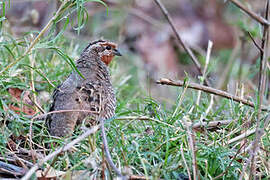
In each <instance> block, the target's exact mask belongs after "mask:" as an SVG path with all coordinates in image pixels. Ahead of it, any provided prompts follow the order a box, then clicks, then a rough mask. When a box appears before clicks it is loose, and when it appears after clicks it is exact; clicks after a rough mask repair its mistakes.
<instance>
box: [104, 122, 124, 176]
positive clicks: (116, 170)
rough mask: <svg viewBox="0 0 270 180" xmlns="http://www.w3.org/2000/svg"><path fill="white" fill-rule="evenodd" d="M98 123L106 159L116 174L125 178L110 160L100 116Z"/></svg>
mask: <svg viewBox="0 0 270 180" xmlns="http://www.w3.org/2000/svg"><path fill="white" fill-rule="evenodd" d="M100 125H101V136H102V141H103V145H104V150H105V154H106V158H107V161H108V163H109V165H110V166H111V167H112V168H113V170H114V171H115V172H116V174H117V176H119V177H120V178H121V179H126V177H124V176H123V175H122V174H121V172H120V171H119V169H117V167H116V166H115V164H114V163H113V161H112V157H111V154H110V152H109V146H108V141H107V137H106V133H105V128H104V120H103V118H100Z"/></svg>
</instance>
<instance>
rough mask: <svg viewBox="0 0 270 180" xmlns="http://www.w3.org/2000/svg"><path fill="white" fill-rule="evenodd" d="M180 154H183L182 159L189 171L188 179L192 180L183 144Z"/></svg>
mask: <svg viewBox="0 0 270 180" xmlns="http://www.w3.org/2000/svg"><path fill="white" fill-rule="evenodd" d="M180 152H181V156H182V159H183V161H184V164H185V166H186V169H187V173H188V178H189V179H191V173H190V170H189V168H188V165H187V161H186V159H185V156H184V151H183V144H181V147H180Z"/></svg>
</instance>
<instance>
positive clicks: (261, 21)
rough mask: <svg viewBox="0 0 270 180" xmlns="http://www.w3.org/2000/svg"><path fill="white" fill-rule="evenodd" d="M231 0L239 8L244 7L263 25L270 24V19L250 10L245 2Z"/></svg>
mask: <svg viewBox="0 0 270 180" xmlns="http://www.w3.org/2000/svg"><path fill="white" fill-rule="evenodd" d="M229 1H230V2H232V3H233V4H235V5H236V6H237V7H238V8H240V9H242V10H243V11H244V12H245V13H247V14H248V15H249V16H250V17H251V18H253V19H254V20H256V21H258V22H259V23H261V24H262V25H267V26H269V25H270V22H269V21H268V19H265V18H263V17H261V16H259V15H258V14H256V13H255V12H253V11H251V10H249V9H248V8H246V7H245V6H244V5H243V4H241V3H240V2H239V1H237V0H229Z"/></svg>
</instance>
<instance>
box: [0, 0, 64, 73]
mask: <svg viewBox="0 0 270 180" xmlns="http://www.w3.org/2000/svg"><path fill="white" fill-rule="evenodd" d="M67 2H69V0H65V1H64V2H63V3H62V4H61V6H60V7H59V9H58V10H57V11H56V13H55V14H54V16H53V17H52V18H51V19H50V21H49V22H48V23H47V25H46V26H45V27H44V28H43V29H42V30H41V31H40V33H39V34H38V35H37V37H36V38H35V39H34V40H33V41H32V42H31V44H30V46H29V47H28V48H27V49H26V51H25V52H24V53H23V55H22V56H20V57H18V58H17V59H16V60H15V61H13V62H12V63H10V64H9V65H7V66H6V67H5V68H4V69H3V70H2V71H0V75H1V74H3V73H4V72H5V71H6V70H8V69H9V68H11V67H12V66H14V65H15V64H16V63H18V62H19V61H21V60H22V59H23V58H24V57H25V56H26V55H28V54H29V53H30V52H31V50H32V49H33V47H34V46H35V45H36V44H37V42H38V41H39V40H40V38H41V37H42V36H43V35H44V34H45V33H46V32H47V30H48V29H49V27H50V26H51V25H52V23H53V21H54V20H55V19H56V18H57V17H58V16H59V15H60V14H61V12H62V11H61V10H62V8H63V7H64V6H65V5H66V3H67Z"/></svg>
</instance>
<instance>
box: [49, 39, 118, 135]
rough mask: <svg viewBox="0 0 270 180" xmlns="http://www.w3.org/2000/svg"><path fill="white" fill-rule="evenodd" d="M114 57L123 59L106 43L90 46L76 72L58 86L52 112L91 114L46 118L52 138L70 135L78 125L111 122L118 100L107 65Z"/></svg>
mask: <svg viewBox="0 0 270 180" xmlns="http://www.w3.org/2000/svg"><path fill="white" fill-rule="evenodd" d="M115 55H118V56H119V55H121V54H120V53H119V52H118V51H117V49H116V45H115V44H114V43H111V42H107V41H104V40H98V41H94V42H92V43H90V44H89V45H88V46H87V47H86V48H85V49H84V50H83V52H82V54H81V56H80V58H79V59H78V60H77V62H76V67H77V68H78V70H79V71H80V72H81V73H82V75H83V76H84V77H85V79H84V78H82V77H81V76H80V75H79V74H78V73H77V72H72V73H71V74H70V76H69V77H68V78H67V79H66V80H65V81H64V82H63V83H62V84H61V85H59V86H58V88H57V89H56V90H55V91H54V93H53V103H52V105H51V109H50V111H61V110H87V111H90V112H78V111H69V112H62V113H52V114H50V115H48V117H47V124H48V127H49V131H50V134H51V135H53V136H60V137H62V136H66V135H70V134H71V133H72V132H73V130H74V128H75V126H76V124H81V123H82V121H83V120H84V119H85V120H86V123H88V124H90V125H94V124H97V123H98V120H99V118H104V119H108V118H112V117H113V116H114V112H115V106H116V99H115V95H114V91H113V87H112V84H111V80H110V75H109V70H108V67H107V65H108V64H109V63H110V62H111V60H112V58H113V57H114V56H115Z"/></svg>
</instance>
